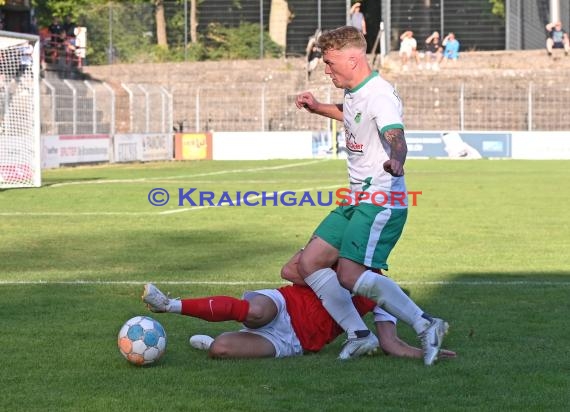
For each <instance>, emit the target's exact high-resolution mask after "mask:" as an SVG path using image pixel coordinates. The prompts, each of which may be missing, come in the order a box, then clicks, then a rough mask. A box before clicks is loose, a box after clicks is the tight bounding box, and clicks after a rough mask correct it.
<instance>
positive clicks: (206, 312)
mask: <svg viewBox="0 0 570 412" xmlns="http://www.w3.org/2000/svg"><path fill="white" fill-rule="evenodd" d="M181 302H182V311H181V313H182V314H183V315H187V316H193V317H195V318H200V319H204V320H207V321H209V322H222V321H224V320H237V321H238V322H243V321H244V320H245V318H246V317H247V312H248V310H249V302H248V301H247V300H242V299H236V298H232V297H229V296H209V297H207V298H198V299H182V300H181Z"/></svg>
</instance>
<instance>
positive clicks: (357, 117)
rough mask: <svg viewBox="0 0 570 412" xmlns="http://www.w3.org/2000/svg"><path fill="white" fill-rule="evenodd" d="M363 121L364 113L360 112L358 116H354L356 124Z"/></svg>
mask: <svg viewBox="0 0 570 412" xmlns="http://www.w3.org/2000/svg"><path fill="white" fill-rule="evenodd" d="M361 119H362V113H360V112H358V113H356V116H354V121H355V122H356V123H360V120H361Z"/></svg>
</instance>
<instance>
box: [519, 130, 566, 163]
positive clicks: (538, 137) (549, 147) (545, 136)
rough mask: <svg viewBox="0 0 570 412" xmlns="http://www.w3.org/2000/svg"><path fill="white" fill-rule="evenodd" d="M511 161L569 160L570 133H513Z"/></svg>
mask: <svg viewBox="0 0 570 412" xmlns="http://www.w3.org/2000/svg"><path fill="white" fill-rule="evenodd" d="M513 159H537V160H546V159H550V160H556V159H569V160H570V131H568V132H513Z"/></svg>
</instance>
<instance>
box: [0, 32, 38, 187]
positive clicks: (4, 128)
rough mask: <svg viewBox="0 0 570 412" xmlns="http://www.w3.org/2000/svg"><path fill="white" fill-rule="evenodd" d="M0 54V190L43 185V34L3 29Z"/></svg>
mask: <svg viewBox="0 0 570 412" xmlns="http://www.w3.org/2000/svg"><path fill="white" fill-rule="evenodd" d="M27 45H31V46H32V47H33V49H32V48H29V49H26V48H25V46H27ZM0 53H1V55H0V57H1V58H0V189H5V188H16V187H40V186H41V183H42V181H41V140H40V139H41V138H40V130H41V129H40V121H41V120H40V37H39V36H36V35H32V34H25V33H14V32H7V31H0ZM30 54H31V56H30ZM27 57H31V62H30V61H29V59H28V58H27ZM30 63H31V64H30Z"/></svg>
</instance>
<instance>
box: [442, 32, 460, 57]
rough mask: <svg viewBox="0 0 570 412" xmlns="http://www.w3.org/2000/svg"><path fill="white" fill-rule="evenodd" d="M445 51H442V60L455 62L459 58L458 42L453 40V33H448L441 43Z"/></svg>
mask: <svg viewBox="0 0 570 412" xmlns="http://www.w3.org/2000/svg"><path fill="white" fill-rule="evenodd" d="M441 45H442V46H443V47H445V49H444V50H443V58H444V59H445V60H452V61H453V62H457V59H458V58H459V46H460V45H459V41H458V40H457V39H456V38H455V33H453V32H450V33H449V34H448V35H447V36H445V38H444V39H443V42H442V43H441Z"/></svg>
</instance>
